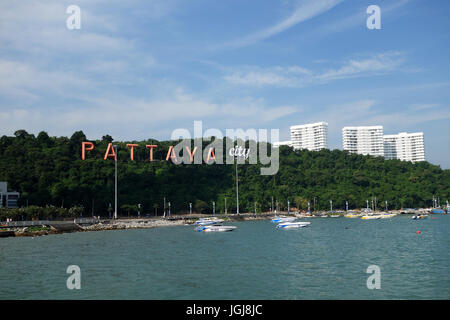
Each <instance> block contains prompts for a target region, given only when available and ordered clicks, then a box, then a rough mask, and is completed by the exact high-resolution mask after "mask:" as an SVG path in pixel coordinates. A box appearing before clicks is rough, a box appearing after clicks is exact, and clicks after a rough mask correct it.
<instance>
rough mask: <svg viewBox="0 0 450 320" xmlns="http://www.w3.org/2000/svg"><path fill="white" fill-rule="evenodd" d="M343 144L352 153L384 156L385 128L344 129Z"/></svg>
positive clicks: (362, 127)
mask: <svg viewBox="0 0 450 320" xmlns="http://www.w3.org/2000/svg"><path fill="white" fill-rule="evenodd" d="M342 142H343V149H344V150H347V151H349V152H351V153H357V154H363V155H372V156H381V157H383V156H384V142H383V126H361V127H344V128H343V129H342Z"/></svg>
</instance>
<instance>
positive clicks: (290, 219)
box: [272, 216, 297, 223]
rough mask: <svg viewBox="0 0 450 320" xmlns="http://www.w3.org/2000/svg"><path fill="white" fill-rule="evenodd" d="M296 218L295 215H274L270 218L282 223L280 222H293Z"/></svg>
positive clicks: (274, 221)
mask: <svg viewBox="0 0 450 320" xmlns="http://www.w3.org/2000/svg"><path fill="white" fill-rule="evenodd" d="M296 219H297V218H296V217H277V216H276V217H274V218H273V219H272V222H273V223H282V222H293V221H295V220H296Z"/></svg>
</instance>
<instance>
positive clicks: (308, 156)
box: [0, 130, 450, 216]
mask: <svg viewBox="0 0 450 320" xmlns="http://www.w3.org/2000/svg"><path fill="white" fill-rule="evenodd" d="M82 141H87V139H86V136H85V135H84V134H83V132H81V131H78V132H75V133H74V134H73V135H72V137H70V138H66V137H49V136H48V134H47V133H45V132H41V133H39V134H38V136H37V137H36V136H34V135H33V134H28V133H27V132H26V131H24V130H19V131H17V132H15V135H14V136H13V137H8V136H3V137H1V138H0V181H7V182H8V184H9V187H10V188H11V189H14V190H15V191H19V192H20V193H21V198H20V205H21V206H27V205H29V206H31V205H36V206H44V207H45V206H48V205H53V206H57V207H65V208H69V207H73V206H82V207H84V215H90V214H93V215H102V216H106V215H108V212H110V211H111V209H109V211H108V208H109V206H110V204H111V205H112V206H114V160H103V156H104V153H105V151H106V148H107V145H108V143H109V142H112V141H113V138H112V137H111V136H108V135H106V136H104V137H103V138H102V140H98V141H95V142H94V144H95V149H94V151H91V152H89V153H88V157H87V159H86V160H84V161H83V160H81V142H82ZM126 143H136V144H138V145H139V148H137V149H135V155H134V157H135V161H131V160H130V150H129V149H128V148H126ZM118 144H119V146H120V147H119V153H118V159H119V160H118V181H119V188H118V194H119V196H118V198H119V208H120V209H121V212H120V214H122V215H128V214H132V215H134V214H136V213H137V212H138V211H140V212H141V214H152V215H155V214H159V215H161V214H162V211H163V206H164V197H165V198H166V203H167V204H168V202H170V203H171V212H172V213H180V212H189V203H192V208H193V211H197V212H211V211H212V202H213V201H215V208H216V212H223V211H224V205H225V198H226V202H227V212H229V213H230V212H235V211H236V189H235V166H234V165H230V164H228V165H218V164H212V165H207V164H201V165H175V164H173V163H171V162H170V161H165V158H166V154H167V151H168V149H169V146H170V145H175V144H176V142H170V141H161V142H158V141H156V140H151V139H150V140H146V141H139V142H136V141H133V142H123V143H118ZM148 144H157V145H158V148H156V149H155V150H154V159H155V160H159V161H154V162H152V163H150V162H149V150H148V149H146V148H145V145H148ZM206 145H207V143H204V146H205V147H206ZM260 167H261V165H260V164H258V165H250V164H245V165H239V169H238V170H239V205H240V211H241V212H253V211H254V210H255V209H254V208H255V202H256V207H257V211H258V212H261V211H267V210H269V208H270V206H271V202H272V197H273V199H274V203H278V205H279V208H280V209H284V208H286V206H287V201H288V200H289V201H290V205H291V208H293V207H297V208H299V209H306V208H307V204H308V201H310V202H311V208H313V202H314V198H315V203H316V209H317V210H319V209H322V210H327V209H329V207H330V203H329V201H330V199H332V200H333V208H335V209H344V208H345V201H346V200H347V201H348V202H349V207H350V208H361V207H365V206H366V199H369V201H370V202H371V201H372V199H375V198H376V199H377V200H376V202H377V205H378V207H384V204H385V202H384V201H388V204H389V207H390V208H401V207H425V206H431V199H432V198H433V196H435V197H439V198H440V200H441V203H444V202H445V200H446V199H448V198H450V170H442V169H441V168H440V167H439V166H436V165H432V164H430V163H427V162H421V163H416V164H412V163H410V162H402V161H398V160H384V159H383V158H377V157H371V156H362V155H354V154H349V153H347V152H345V151H340V150H333V151H330V150H322V151H319V152H311V151H306V150H302V151H293V150H292V149H291V148H289V147H281V148H280V168H279V171H278V173H277V174H276V175H274V176H262V175H260V170H259V168H260ZM138 204H141V205H142V207H141V208H139V207H138Z"/></svg>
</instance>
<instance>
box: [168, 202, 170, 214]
mask: <svg viewBox="0 0 450 320" xmlns="http://www.w3.org/2000/svg"><path fill="white" fill-rule="evenodd" d="M168 205H169V217H170V202H169V203H168Z"/></svg>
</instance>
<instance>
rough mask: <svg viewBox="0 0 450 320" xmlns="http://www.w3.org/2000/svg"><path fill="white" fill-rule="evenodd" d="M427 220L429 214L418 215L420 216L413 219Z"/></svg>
mask: <svg viewBox="0 0 450 320" xmlns="http://www.w3.org/2000/svg"><path fill="white" fill-rule="evenodd" d="M425 218H428V215H427V214H418V215H415V216H412V218H411V219H413V220H419V219H425Z"/></svg>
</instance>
